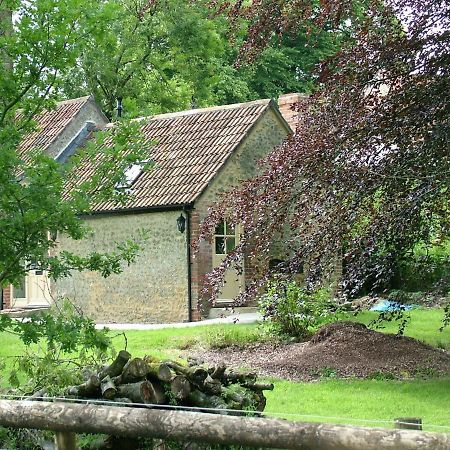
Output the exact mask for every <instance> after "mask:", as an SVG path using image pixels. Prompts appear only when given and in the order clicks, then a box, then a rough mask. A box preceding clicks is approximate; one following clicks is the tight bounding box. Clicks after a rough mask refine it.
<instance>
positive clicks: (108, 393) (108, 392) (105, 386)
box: [100, 375, 117, 400]
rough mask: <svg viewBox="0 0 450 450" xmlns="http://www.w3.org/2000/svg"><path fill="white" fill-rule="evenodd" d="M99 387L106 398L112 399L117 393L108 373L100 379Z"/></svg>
mask: <svg viewBox="0 0 450 450" xmlns="http://www.w3.org/2000/svg"><path fill="white" fill-rule="evenodd" d="M100 389H101V391H102V397H103V398H106V399H108V400H111V399H113V398H114V397H115V396H116V395H117V388H116V386H115V385H114V383H113V382H112V380H111V377H110V376H109V375H107V376H106V377H105V378H103V380H102V381H101V385H100Z"/></svg>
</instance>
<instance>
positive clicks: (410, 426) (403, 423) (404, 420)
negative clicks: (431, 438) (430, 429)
mask: <svg viewBox="0 0 450 450" xmlns="http://www.w3.org/2000/svg"><path fill="white" fill-rule="evenodd" d="M394 423H395V428H400V429H404V430H420V431H422V419H419V418H417V417H397V418H396V419H394Z"/></svg>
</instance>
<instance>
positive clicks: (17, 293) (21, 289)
mask: <svg viewBox="0 0 450 450" xmlns="http://www.w3.org/2000/svg"><path fill="white" fill-rule="evenodd" d="M13 296H14V298H26V289H25V276H23V277H22V278H21V279H20V281H19V283H17V285H15V286H14V290H13Z"/></svg>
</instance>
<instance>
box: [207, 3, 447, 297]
mask: <svg viewBox="0 0 450 450" xmlns="http://www.w3.org/2000/svg"><path fill="white" fill-rule="evenodd" d="M354 5H355V2H350V1H343V0H340V1H336V0H333V1H327V0H321V1H320V2H311V1H309V0H264V1H261V0H254V1H253V2H252V3H251V5H247V6H242V4H241V2H238V3H237V4H226V5H221V8H222V9H227V8H228V11H229V14H230V15H231V16H236V15H239V14H244V15H245V16H246V17H249V18H251V20H252V25H251V30H250V33H249V37H248V40H247V42H246V44H245V45H244V47H243V48H242V51H241V56H240V62H241V63H242V62H243V61H244V62H245V61H246V60H247V61H248V60H252V59H253V58H255V57H257V55H258V53H259V52H260V51H261V49H262V48H264V46H265V44H266V42H267V40H268V39H270V37H271V36H273V34H274V33H278V34H281V35H282V34H286V33H291V32H295V31H297V30H299V29H301V28H303V29H311V30H314V28H315V27H318V26H322V27H323V26H327V27H328V28H329V29H330V30H332V31H334V32H336V33H340V32H344V31H342V30H343V29H345V28H347V29H349V30H350V31H349V32H350V33H351V36H350V39H347V40H346V41H345V42H346V43H345V44H344V45H343V47H342V48H341V50H340V51H339V52H338V53H337V54H336V55H335V56H334V57H332V58H329V59H328V60H327V61H325V62H324V63H323V64H322V65H321V67H318V70H317V90H316V91H315V92H314V93H313V94H312V95H310V96H309V98H307V99H305V100H304V101H302V102H301V104H299V105H297V109H298V113H299V122H298V127H297V132H296V134H295V135H294V136H292V137H290V138H289V139H288V140H286V141H285V142H284V143H283V144H282V145H281V146H280V147H278V148H277V149H275V150H274V151H273V152H272V153H271V154H270V155H268V156H267V157H266V158H265V159H264V160H263V161H261V175H260V176H258V177H256V178H254V179H250V180H248V181H245V182H244V183H242V184H241V186H240V187H238V188H236V189H235V190H234V191H232V192H231V193H230V192H228V193H226V194H225V195H223V197H222V198H221V199H220V201H218V202H217V203H216V204H215V205H214V206H213V207H212V208H211V210H210V213H209V216H208V217H207V219H206V220H205V221H204V223H203V226H202V231H201V238H203V239H209V238H210V236H211V235H212V233H213V232H214V228H215V226H216V224H217V223H218V221H219V220H220V219H221V218H222V217H225V218H226V219H227V220H229V221H232V222H233V223H240V224H242V226H243V229H244V234H243V236H242V240H241V242H240V244H239V246H238V247H237V248H236V251H235V252H234V253H232V254H230V255H229V257H228V259H227V260H225V261H224V263H223V264H222V266H221V267H219V268H218V269H216V270H214V271H213V272H212V273H211V274H210V275H209V277H208V279H207V283H206V288H207V289H209V290H210V292H211V294H212V295H213V296H214V295H216V294H217V292H218V291H219V290H220V288H221V280H222V277H223V273H224V271H225V269H226V268H227V267H229V266H230V265H234V264H238V265H239V261H241V260H242V255H246V256H245V257H246V258H248V259H249V260H251V261H252V265H253V266H256V267H259V270H258V273H257V276H256V277H255V279H254V280H253V282H252V283H251V284H250V285H249V286H248V287H247V289H246V291H245V292H244V293H243V294H242V295H241V296H240V297H239V298H238V299H237V302H243V301H245V300H246V299H247V298H249V297H251V296H255V295H256V293H257V292H258V290H259V289H260V287H261V286H263V285H264V283H265V282H266V281H267V280H268V279H270V277H271V276H272V275H273V272H271V271H270V269H269V264H268V262H269V260H270V258H272V257H273V256H271V248H272V245H273V243H274V242H282V243H283V244H284V249H285V251H284V253H283V254H282V255H281V258H280V254H279V253H278V255H277V257H279V258H280V259H282V260H283V263H281V264H279V265H278V267H276V269H275V270H276V271H277V272H285V273H292V272H296V271H297V270H298V268H299V267H300V266H301V265H302V264H303V263H304V262H307V263H308V264H307V267H308V268H309V270H308V279H309V281H310V282H311V283H313V282H315V281H317V280H319V279H321V278H322V279H323V277H324V276H325V275H326V274H327V273H330V271H331V270H333V264H331V263H330V262H331V261H333V260H335V258H336V256H337V255H339V257H340V256H342V260H343V264H344V276H343V279H342V281H341V282H342V287H343V288H344V289H343V291H344V292H347V293H355V292H357V291H358V290H359V289H360V288H361V286H362V285H363V283H365V282H368V281H369V282H370V283H369V284H370V286H371V287H377V286H380V285H381V284H382V282H383V281H385V280H387V279H388V278H389V277H390V276H391V275H392V270H393V264H394V262H395V261H396V260H397V259H398V258H399V257H407V255H408V253H409V252H411V250H412V249H413V247H414V246H415V245H416V244H417V243H419V242H422V243H425V244H428V243H430V242H431V241H432V240H441V241H442V240H445V239H446V238H448V237H449V230H450V221H449V215H450V203H449V200H450V199H449V188H450V152H449V136H450V129H449V125H450V123H449V120H450V118H449V111H450V77H449V70H450V52H449V50H450V26H449V25H450V23H449V22H450V2H449V1H448V0H441V1H439V0H386V1H383V2H381V1H375V0H374V1H368V2H366V3H365V4H359V6H360V8H359V9H356V8H355V7H354ZM312 37H313V36H312ZM311 45H314V43H313V42H311Z"/></svg>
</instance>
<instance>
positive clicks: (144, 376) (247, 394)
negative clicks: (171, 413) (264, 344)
mask: <svg viewBox="0 0 450 450" xmlns="http://www.w3.org/2000/svg"><path fill="white" fill-rule="evenodd" d="M272 389H273V384H266V383H260V382H258V381H257V376H256V374H255V373H238V372H234V371H233V370H229V369H227V367H226V366H225V365H224V364H219V365H217V366H211V367H208V366H206V365H204V364H202V362H201V361H198V360H196V359H189V360H188V364H187V365H183V364H180V363H178V362H175V361H161V360H157V359H155V358H152V357H148V356H147V357H144V358H132V357H131V355H130V353H128V352H127V351H125V350H122V351H120V352H119V354H118V355H117V357H116V359H115V360H114V361H113V363H112V364H111V365H109V366H106V367H104V368H103V369H102V370H100V371H97V372H95V373H92V372H91V373H88V374H87V375H86V381H85V382H84V383H83V384H80V385H78V386H71V387H70V388H68V389H67V392H66V394H67V396H68V397H75V398H83V399H84V398H94V399H102V400H105V401H113V402H115V403H129V404H132V403H139V404H153V405H179V406H190V407H199V408H205V409H206V408H207V409H208V410H209V409H211V408H212V409H215V410H221V411H219V412H221V413H223V414H236V413H237V410H239V411H263V410H264V407H265V405H266V398H265V397H264V394H263V391H264V390H272ZM230 410H232V411H230ZM235 411H236V412H235ZM209 412H210V411H209Z"/></svg>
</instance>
